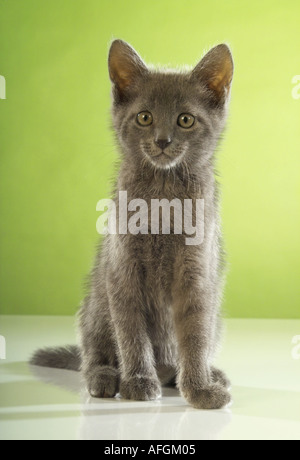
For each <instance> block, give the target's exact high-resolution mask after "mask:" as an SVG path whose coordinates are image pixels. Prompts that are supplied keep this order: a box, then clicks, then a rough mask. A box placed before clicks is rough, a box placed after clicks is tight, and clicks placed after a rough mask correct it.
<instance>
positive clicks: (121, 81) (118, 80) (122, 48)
mask: <svg viewBox="0 0 300 460" xmlns="http://www.w3.org/2000/svg"><path fill="white" fill-rule="evenodd" d="M108 68H109V76H110V79H111V81H112V83H113V84H114V85H115V88H116V90H117V94H118V96H119V97H120V99H121V100H122V99H124V98H125V96H126V92H127V90H128V89H130V87H131V86H133V85H134V83H135V81H136V80H137V79H138V78H139V77H141V76H143V75H145V74H146V73H147V72H148V69H147V67H146V65H145V64H144V62H143V61H142V59H141V58H140V56H139V55H138V54H137V52H136V51H135V50H134V49H133V48H132V47H131V46H130V45H128V43H126V42H124V41H123V40H115V41H114V42H113V43H112V45H111V47H110V51H109V57H108Z"/></svg>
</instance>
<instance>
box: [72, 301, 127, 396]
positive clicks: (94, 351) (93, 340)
mask: <svg viewBox="0 0 300 460" xmlns="http://www.w3.org/2000/svg"><path fill="white" fill-rule="evenodd" d="M102 294H103V295H102V296H101V297H100V296H99V297H98V296H97V297H96V296H95V295H94V297H90V298H88V299H87V300H86V303H85V305H84V307H83V308H82V311H81V317H80V332H81V342H82V366H81V372H82V374H83V377H84V379H85V382H86V386H87V389H88V391H89V393H90V395H91V396H92V397H94V398H113V397H114V396H116V394H117V393H118V392H119V386H120V374H119V369H118V358H117V350H116V344H115V339H114V332H113V328H112V322H111V318H110V314H109V310H108V305H107V304H108V301H107V297H106V295H105V293H104V292H103V293H102Z"/></svg>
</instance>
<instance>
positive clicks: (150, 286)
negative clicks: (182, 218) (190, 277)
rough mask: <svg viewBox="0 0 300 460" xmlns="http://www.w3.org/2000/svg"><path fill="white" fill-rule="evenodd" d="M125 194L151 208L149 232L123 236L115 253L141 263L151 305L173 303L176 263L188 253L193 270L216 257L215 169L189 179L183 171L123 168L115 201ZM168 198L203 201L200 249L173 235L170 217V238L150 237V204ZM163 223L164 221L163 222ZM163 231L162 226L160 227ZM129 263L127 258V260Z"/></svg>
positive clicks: (183, 236) (172, 217)
mask: <svg viewBox="0 0 300 460" xmlns="http://www.w3.org/2000/svg"><path fill="white" fill-rule="evenodd" d="M119 191H126V192H127V195H128V202H129V201H130V200H133V199H142V200H144V201H145V202H146V203H147V206H148V209H149V220H148V226H149V233H148V234H147V235H142V234H139V235H131V234H127V235H125V236H122V238H121V239H120V241H119V245H118V248H119V250H117V251H116V254H117V253H118V257H119V258H120V254H123V256H124V259H126V258H127V257H128V258H129V259H130V260H131V261H134V263H136V264H138V266H139V270H140V272H141V275H142V279H143V283H144V287H145V291H144V292H145V293H147V296H148V297H149V298H150V299H151V300H152V303H155V302H160V301H163V302H164V303H169V302H171V301H172V287H173V284H174V280H175V275H176V270H177V269H178V268H177V266H176V265H177V263H178V261H179V260H180V258H182V257H183V254H184V253H185V252H187V251H188V252H190V254H191V259H192V260H191V263H190V265H191V270H193V267H201V265H204V261H205V260H204V259H207V258H213V257H215V251H214V250H213V245H214V243H215V236H216V230H217V228H216V225H215V222H216V220H217V205H216V197H215V179H214V173H213V168H212V167H208V168H207V169H206V170H203V171H202V173H200V172H198V174H197V176H196V175H195V176H193V177H187V176H185V175H184V171H174V172H172V171H170V172H165V171H164V172H161V171H153V170H151V169H149V170H144V171H140V170H137V171H136V170H134V169H133V168H132V167H131V168H128V165H127V166H126V167H125V168H123V169H121V171H120V175H119V180H118V186H117V193H116V201H117V203H118V192H119ZM163 199H166V200H168V202H172V200H174V199H177V200H180V202H181V203H182V205H183V204H184V200H187V199H188V200H192V202H193V205H195V202H196V200H200V199H202V200H204V206H205V213H204V221H203V222H202V225H203V226H204V229H205V231H204V233H205V238H204V241H203V243H202V244H201V245H199V246H192V247H189V248H188V247H187V246H186V235H185V234H184V229H183V234H182V235H175V234H174V216H173V214H171V221H170V230H171V234H170V235H162V234H158V235H156V234H151V211H150V210H151V205H152V202H153V200H163ZM160 224H161V222H160ZM160 228H161V227H160ZM127 260H128V259H127Z"/></svg>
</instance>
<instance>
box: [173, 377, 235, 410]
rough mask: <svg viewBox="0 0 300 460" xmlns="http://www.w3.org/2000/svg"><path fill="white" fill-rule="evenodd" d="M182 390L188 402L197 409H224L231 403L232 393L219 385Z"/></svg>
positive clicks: (183, 387) (189, 387)
mask: <svg viewBox="0 0 300 460" xmlns="http://www.w3.org/2000/svg"><path fill="white" fill-rule="evenodd" d="M180 389H181V393H182V395H183V396H184V398H185V399H186V400H187V402H188V403H189V404H191V405H192V406H193V407H195V408H196V409H203V410H213V409H222V408H223V407H225V406H228V404H230V403H231V395H230V393H229V392H228V391H227V390H226V388H224V387H223V386H222V385H220V384H219V383H213V384H210V385H207V386H205V387H197V386H196V385H195V386H187V387H185V386H182V387H181V388H180Z"/></svg>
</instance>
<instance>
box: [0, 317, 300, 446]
mask: <svg viewBox="0 0 300 460" xmlns="http://www.w3.org/2000/svg"><path fill="white" fill-rule="evenodd" d="M74 331H75V327H74V320H73V319H72V318H69V317H33V316H31V317H30V316H28V317H20V316H15V317H13V316H10V317H9V316H1V317H0V335H1V336H3V337H5V339H6V358H7V359H6V360H1V361H0V439H1V440H14V439H20V440H21V439H28V440H31V439H33V440H39V439H42V440H46V439H55V440H56V439H58V440H59V439H65V440H99V439H101V440H215V439H221V440H248V439H249V440H277V439H280V440H300V347H297V340H298V339H297V336H300V321H299V320H238V319H234V320H227V321H226V333H225V335H224V340H223V348H222V351H221V352H220V354H219V357H218V360H217V364H218V365H219V366H220V367H221V368H223V369H224V370H225V371H226V372H227V374H228V375H229V377H230V378H231V380H232V383H233V388H232V393H233V398H234V403H233V406H232V407H231V408H230V409H226V410H221V411H199V410H196V409H193V408H192V407H189V406H188V405H187V403H186V402H185V401H184V399H183V398H182V397H181V396H180V395H179V392H178V391H177V390H176V389H170V388H166V389H164V391H163V397H162V399H160V400H158V401H154V402H135V401H124V400H121V399H118V398H115V399H106V400H104V399H103V400H96V399H92V398H90V397H89V395H88V394H87V393H86V391H85V389H84V385H82V383H81V382H80V376H79V374H77V373H75V372H69V371H59V370H53V369H39V368H34V367H30V366H28V364H27V361H28V358H29V356H30V355H31V353H32V352H33V351H34V350H35V349H36V348H38V347H41V346H56V345H64V344H72V343H75V342H76V336H75V332H74ZM293 339H294V343H292V342H293ZM298 343H299V344H300V338H299V342H298ZM1 351H2V354H3V349H2V350H0V352H1ZM297 358H299V359H297Z"/></svg>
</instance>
